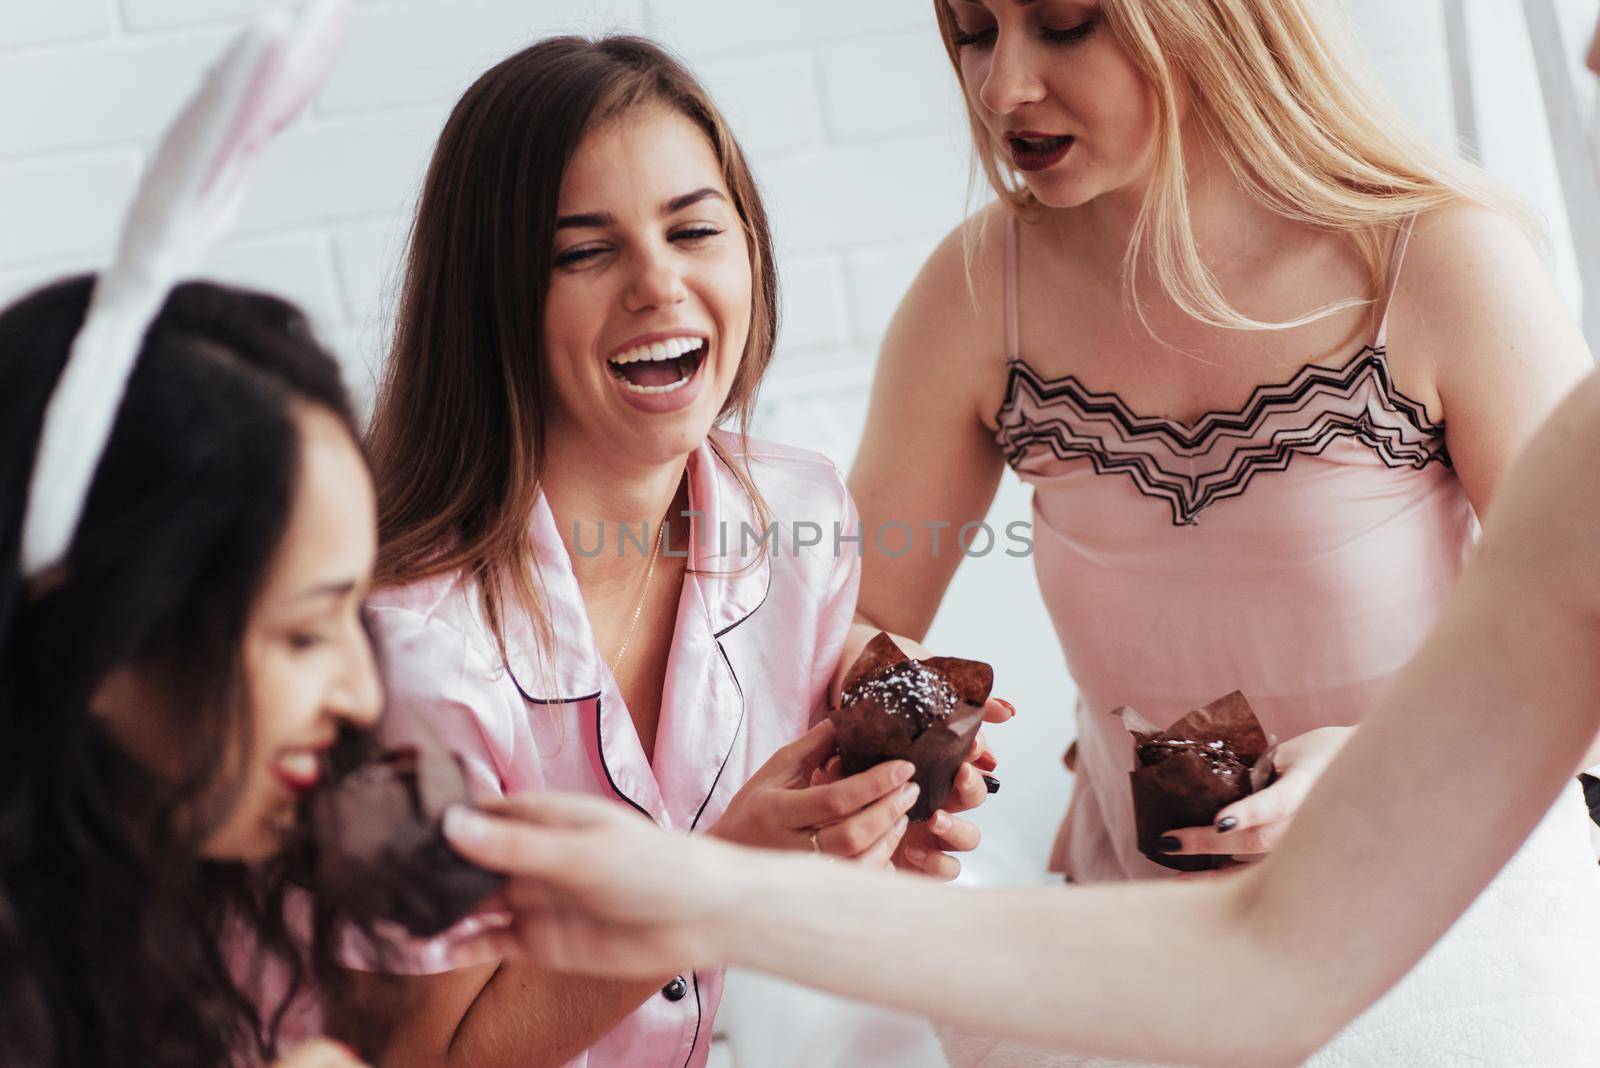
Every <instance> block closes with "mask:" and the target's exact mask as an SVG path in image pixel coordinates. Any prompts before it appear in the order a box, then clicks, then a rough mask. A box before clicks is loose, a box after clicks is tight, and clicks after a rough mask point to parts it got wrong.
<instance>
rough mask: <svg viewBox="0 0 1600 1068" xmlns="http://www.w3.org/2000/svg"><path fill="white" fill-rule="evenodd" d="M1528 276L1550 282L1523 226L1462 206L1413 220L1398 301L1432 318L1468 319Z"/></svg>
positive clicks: (1475, 207)
mask: <svg viewBox="0 0 1600 1068" xmlns="http://www.w3.org/2000/svg"><path fill="white" fill-rule="evenodd" d="M1530 272H1531V273H1532V274H1533V275H1534V278H1535V280H1538V281H1544V282H1548V281H1549V271H1548V269H1547V268H1546V266H1545V263H1544V260H1543V259H1542V257H1541V255H1540V252H1539V249H1538V248H1536V247H1535V245H1534V242H1533V240H1532V239H1531V237H1530V235H1529V234H1528V232H1527V230H1526V229H1525V228H1524V227H1523V225H1522V223H1521V222H1520V221H1519V220H1517V219H1515V218H1513V217H1511V216H1509V215H1507V214H1505V213H1504V212H1501V211H1496V210H1495V209H1493V208H1489V207H1485V206H1483V205H1480V204H1474V203H1469V202H1465V201H1463V202H1459V203H1455V204H1450V205H1448V206H1446V207H1442V208H1437V209H1435V210H1433V211H1430V212H1427V213H1426V214H1424V215H1422V216H1420V217H1419V218H1418V219H1417V222H1416V228H1415V230H1414V232H1413V234H1412V238H1411V243H1410V246H1409V247H1408V249H1407V251H1406V258H1405V266H1404V270H1403V272H1402V273H1401V288H1400V293H1398V294H1397V297H1398V298H1399V299H1402V300H1404V301H1406V302H1407V303H1411V304H1414V305H1416V306H1417V307H1419V308H1422V309H1425V310H1429V311H1433V312H1444V311H1454V312H1458V313H1471V312H1473V311H1474V309H1475V308H1477V307H1478V306H1479V304H1480V301H1481V298H1482V297H1483V296H1485V295H1497V294H1498V293H1500V292H1503V291H1504V292H1509V291H1511V290H1513V289H1515V288H1517V287H1519V286H1521V285H1523V284H1526V282H1527V281H1528V280H1529V278H1528V276H1529V273H1530ZM1497 303H1498V302H1497Z"/></svg>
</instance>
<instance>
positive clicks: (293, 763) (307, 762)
mask: <svg viewBox="0 0 1600 1068" xmlns="http://www.w3.org/2000/svg"><path fill="white" fill-rule="evenodd" d="M277 763H278V767H279V768H281V769H283V772H284V774H286V775H288V776H289V777H290V778H293V779H296V780H300V781H305V780H309V779H314V778H316V777H317V770H318V769H317V754H316V753H314V752H312V751H311V750H309V749H295V750H291V751H290V752H287V753H283V754H282V755H280V756H279V757H278V761H277Z"/></svg>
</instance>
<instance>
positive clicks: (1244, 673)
mask: <svg viewBox="0 0 1600 1068" xmlns="http://www.w3.org/2000/svg"><path fill="white" fill-rule="evenodd" d="M1408 229H1409V228H1408ZM1401 251H1403V239H1402V241H1401V242H1397V251H1396V257H1395V263H1394V268H1393V269H1394V271H1397V270H1398V268H1399V253H1400V252H1401ZM1391 291H1392V290H1391ZM1011 292H1012V293H1014V292H1015V290H1014V288H1013V289H1011ZM1012 299H1013V300H1014V297H1013V298H1012ZM1385 318H1387V315H1385ZM1375 340H1377V339H1376V338H1375ZM998 418H999V432H998V440H999V443H1000V445H1001V447H1002V449H1003V450H1004V451H1005V452H1006V455H1007V457H1008V459H1009V460H1010V462H1011V464H1012V466H1013V467H1014V468H1015V469H1016V470H1017V472H1018V474H1019V475H1021V477H1022V478H1023V479H1025V480H1026V481H1027V482H1029V483H1030V484H1031V485H1032V486H1033V487H1034V498H1033V518H1034V532H1033V533H1034V566H1035V570H1036V572H1037V574H1038V579H1039V585H1040V589H1041V590H1042V591H1043V594H1044V598H1045V601H1046V603H1047V605H1048V607H1049V610H1050V614H1051V618H1052V620H1053V622H1054V624H1055V627H1056V632H1057V635H1058V637H1059V638H1060V641H1061V646H1062V649H1063V650H1064V651H1065V653H1066V659H1067V665H1068V669H1069V670H1070V672H1071V674H1072V677H1073V679H1074V680H1075V681H1076V683H1077V685H1078V689H1079V696H1078V703H1077V708H1076V714H1077V721H1078V765H1077V773H1078V778H1077V784H1076V789H1075V791H1074V798H1073V803H1072V806H1071V808H1070V810H1069V812H1068V814H1067V818H1066V822H1065V824H1064V825H1063V828H1062V831H1061V834H1060V836H1059V837H1058V839H1057V843H1056V849H1055V852H1054V855H1053V858H1052V868H1054V869H1055V870H1060V871H1064V872H1066V873H1067V874H1068V875H1069V877H1070V878H1072V879H1074V880H1076V881H1080V882H1094V881H1104V880H1113V879H1124V878H1131V877H1154V876H1161V875H1170V874H1171V873H1170V872H1168V871H1167V870H1166V869H1164V868H1162V867H1160V866H1159V865H1156V864H1154V863H1152V862H1150V861H1149V860H1147V859H1145V858H1144V857H1143V856H1142V855H1141V854H1140V853H1139V852H1138V850H1137V849H1136V847H1135V842H1134V821H1133V811H1132V802H1131V796H1130V792H1129V787H1128V772H1129V771H1130V770H1131V769H1132V767H1133V751H1132V745H1131V743H1130V741H1129V736H1128V733H1127V731H1126V730H1125V729H1124V728H1123V727H1122V725H1121V722H1120V721H1119V720H1118V719H1116V718H1115V717H1113V716H1112V715H1111V714H1110V712H1111V710H1112V709H1113V708H1116V707H1117V706H1119V705H1124V704H1125V705H1131V706H1132V707H1134V708H1137V709H1138V710H1139V711H1140V712H1142V713H1144V714H1145V715H1146V716H1147V717H1149V718H1150V719H1151V720H1152V721H1154V722H1155V723H1157V724H1161V725H1165V724H1168V723H1170V722H1172V721H1173V720H1175V719H1177V718H1178V717H1179V716H1181V715H1182V714H1183V713H1184V712H1186V711H1188V710H1189V709H1192V708H1196V707H1198V706H1199V705H1201V704H1204V703H1205V702H1207V701H1210V700H1212V699H1214V698H1216V697H1219V696H1221V695H1223V694H1225V693H1228V692H1230V691H1232V690H1236V689H1237V690H1243V691H1244V693H1245V694H1246V696H1247V697H1248V698H1249V700H1250V702H1251V704H1252V705H1253V706H1254V707H1255V709H1256V711H1257V713H1258V714H1259V715H1260V717H1261V720H1262V722H1263V724H1264V725H1265V726H1266V728H1267V730H1268V731H1269V732H1271V733H1272V734H1274V735H1276V736H1277V737H1278V738H1279V739H1280V740H1282V739H1287V738H1291V737H1294V736H1296V735H1298V734H1302V733H1304V732H1305V731H1308V730H1311V729H1313V728H1316V727H1321V726H1327V725H1330V724H1353V723H1355V722H1357V720H1358V719H1359V718H1360V716H1361V714H1362V712H1363V710H1365V709H1366V708H1368V707H1370V706H1371V705H1372V703H1373V701H1374V699H1375V698H1376V697H1377V695H1378V693H1379V691H1380V690H1381V689H1382V688H1383V686H1384V684H1385V683H1386V682H1387V681H1388V680H1389V679H1390V677H1391V676H1392V675H1393V674H1394V672H1395V671H1396V670H1397V669H1399V668H1400V666H1401V665H1403V664H1404V663H1405V662H1406V660H1407V659H1409V658H1410V656H1411V655H1412V654H1413V652H1414V651H1415V650H1416V648H1417V646H1418V644H1419V643H1420V641H1421V639H1422V637H1423V636H1424V635H1425V634H1426V633H1427V631H1428V629H1429V627H1430V625H1431V624H1432V622H1433V619H1434V616H1435V614H1436V613H1437V612H1438V610H1439V608H1440V606H1441V604H1442V602H1443V600H1444V598H1445V596H1446V595H1447V594H1448V592H1449V591H1450V589H1451V587H1452V586H1453V585H1454V583H1455V581H1456V577H1457V575H1458V574H1459V573H1460V570H1461V566H1462V563H1463V560H1464V558H1465V556H1466V554H1467V552H1468V550H1469V549H1470V547H1471V545H1472V543H1473V540H1474V538H1475V536H1476V530H1477V526H1476V520H1475V519H1474V516H1473V512H1472V509H1471V506H1470V505H1469V504H1468V501H1467V497H1466V494H1465V492H1464V491H1463V489H1462V486H1461V482H1460V480H1459V479H1458V478H1457V477H1456V474H1455V472H1454V470H1453V469H1452V468H1451V467H1450V461H1449V455H1448V453H1447V451H1446V450H1445V447H1444V433H1443V425H1442V424H1438V423H1434V422H1432V421H1431V420H1430V419H1429V418H1428V416H1427V413H1426V412H1425V411H1424V410H1423V408H1422V407H1421V405H1418V404H1416V403H1415V402H1413V401H1411V400H1409V399H1408V398H1406V397H1405V396H1404V395H1403V394H1401V393H1400V392H1399V391H1398V390H1397V389H1396V388H1395V386H1394V384H1393V382H1392V380H1391V379H1390V377H1389V372H1388V364H1387V362H1386V360H1385V356H1384V352H1383V350H1382V348H1380V347H1376V346H1372V347H1368V348H1365V349H1363V350H1361V351H1360V352H1359V353H1357V354H1355V356H1354V357H1353V358H1352V359H1351V360H1350V362H1349V363H1347V364H1345V365H1344V366H1342V367H1325V368H1319V367H1308V368H1305V369H1304V370H1302V371H1301V372H1300V373H1299V374H1298V375H1296V376H1294V377H1293V378H1291V379H1290V380H1289V381H1287V382H1285V383H1283V384H1282V385H1275V386H1265V387H1262V388H1260V389H1258V390H1256V392H1255V394H1254V395H1253V396H1252V398H1251V401H1250V403H1249V404H1248V405H1247V406H1246V407H1245V408H1244V409H1243V410H1241V411H1239V412H1229V413H1213V414H1209V415H1207V416H1205V417H1204V418H1202V419H1200V420H1198V421H1196V422H1195V423H1194V424H1191V425H1184V424H1180V423H1177V422H1175V421H1172V420H1166V419H1150V418H1145V417H1141V416H1139V415H1137V414H1136V413H1133V412H1132V411H1131V410H1129V409H1128V407H1127V405H1126V404H1124V403H1123V402H1122V401H1121V399H1120V398H1118V397H1116V396H1115V395H1114V394H1105V393H1096V392H1093V391H1091V390H1088V389H1087V388H1085V387H1084V386H1083V385H1082V384H1081V383H1079V382H1078V381H1077V380H1076V379H1075V378H1072V377H1070V376H1068V377H1064V378H1056V379H1049V378H1045V377H1043V376H1041V375H1039V374H1038V373H1037V372H1035V371H1034V370H1033V369H1032V368H1031V367H1030V366H1029V365H1028V364H1027V363H1026V362H1025V361H1024V360H1023V359H1022V358H1021V356H1020V354H1019V355H1017V356H1016V357H1014V358H1013V359H1012V360H1011V361H1010V381H1009V386H1008V389H1007V395H1006V400H1005V403H1004V405H1003V406H1002V408H1001V410H1000V412H999V417H998Z"/></svg>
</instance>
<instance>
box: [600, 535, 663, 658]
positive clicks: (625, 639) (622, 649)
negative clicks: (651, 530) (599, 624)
mask: <svg viewBox="0 0 1600 1068" xmlns="http://www.w3.org/2000/svg"><path fill="white" fill-rule="evenodd" d="M666 536H667V524H666V521H665V520H663V521H662V523H661V529H659V530H658V531H656V543H655V545H653V546H652V547H651V549H650V563H649V566H647V567H646V568H645V569H644V583H643V584H642V585H641V586H640V587H639V600H638V602H637V603H636V604H635V605H634V606H633V618H632V619H630V620H629V621H628V629H627V631H625V632H624V633H623V635H622V644H621V645H620V646H618V648H617V655H616V656H614V657H612V658H611V674H613V675H615V674H616V673H617V666H618V665H619V664H621V663H622V656H623V654H624V653H626V652H627V651H628V643H629V642H630V641H632V640H633V628H635V627H637V626H638V625H639V615H640V613H642V612H643V611H644V597H645V594H647V593H649V592H650V576H652V575H654V574H655V573H656V557H658V556H660V555H661V543H662V541H663V540H664V539H665V538H666Z"/></svg>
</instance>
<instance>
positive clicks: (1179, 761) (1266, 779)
mask: <svg viewBox="0 0 1600 1068" xmlns="http://www.w3.org/2000/svg"><path fill="white" fill-rule="evenodd" d="M1112 714H1113V715H1115V716H1120V717H1121V718H1122V721H1123V723H1124V725H1125V726H1127V728H1128V730H1129V731H1130V732H1131V733H1132V734H1133V737H1134V753H1135V760H1136V762H1137V763H1138V764H1139V765H1140V766H1138V767H1136V768H1135V769H1134V770H1133V771H1132V772H1130V773H1129V775H1128V781H1129V783H1130V785H1131V786H1132V789H1133V819H1134V829H1135V834H1136V835H1137V837H1138V843H1139V852H1141V853H1143V854H1144V855H1145V856H1147V857H1149V858H1150V859H1151V860H1153V861H1155V862H1156V863H1157V864H1160V865H1161V866H1162V867H1164V868H1171V869H1173V870H1174V871H1211V870H1214V869H1216V868H1220V867H1222V866H1223V865H1225V864H1226V863H1227V862H1228V857H1226V856H1223V855H1205V856H1173V855H1171V854H1169V853H1163V852H1161V851H1160V850H1159V849H1158V848H1157V847H1156V842H1157V840H1158V839H1160V838H1161V837H1162V836H1163V835H1165V834H1167V833H1169V832H1171V831H1175V830H1179V829H1181V828H1184V827H1203V826H1206V825H1208V824H1210V823H1211V822H1212V821H1213V820H1214V819H1216V816H1217V813H1218V812H1220V811H1222V810H1223V809H1224V808H1226V807H1227V806H1229V805H1231V804H1233V803H1234V802H1235V801H1238V800H1240V799H1242V798H1245V797H1248V796H1249V795H1250V794H1252V793H1254V792H1256V791H1257V790H1260V789H1262V788H1264V787H1265V786H1267V785H1268V784H1269V783H1270V782H1271V781H1272V778H1273V767H1272V757H1271V749H1272V739H1271V738H1269V737H1268V736H1267V733H1266V731H1265V730H1263V729H1262V727H1261V721H1260V720H1258V719H1257V718H1256V714H1255V712H1254V711H1253V710H1252V709H1251V708H1250V703H1249V702H1248V701H1246V700H1245V698H1244V695H1243V694H1241V693H1238V692H1234V693H1231V694H1228V695H1227V696H1226V697H1222V698H1219V699H1218V700H1216V701H1213V702H1212V703H1211V704H1209V705H1206V706H1205V707H1204V708H1200V709H1196V710H1195V711H1193V712H1190V713H1189V714H1188V715H1186V716H1184V717H1183V718H1181V719H1179V720H1178V721H1177V722H1176V723H1174V724H1173V725H1172V726H1170V727H1168V728H1167V729H1166V730H1164V731H1163V730H1161V729H1160V728H1158V727H1156V726H1155V725H1154V724H1152V723H1150V722H1149V721H1148V720H1146V719H1145V718H1144V717H1143V716H1141V715H1139V713H1138V712H1135V711H1134V710H1133V709H1131V708H1119V709H1116V710H1115V711H1114V712H1113V713H1112ZM1154 760H1159V763H1153V764H1150V765H1148V766H1147V765H1146V762H1147V761H1154Z"/></svg>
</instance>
